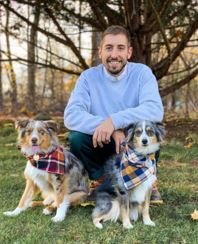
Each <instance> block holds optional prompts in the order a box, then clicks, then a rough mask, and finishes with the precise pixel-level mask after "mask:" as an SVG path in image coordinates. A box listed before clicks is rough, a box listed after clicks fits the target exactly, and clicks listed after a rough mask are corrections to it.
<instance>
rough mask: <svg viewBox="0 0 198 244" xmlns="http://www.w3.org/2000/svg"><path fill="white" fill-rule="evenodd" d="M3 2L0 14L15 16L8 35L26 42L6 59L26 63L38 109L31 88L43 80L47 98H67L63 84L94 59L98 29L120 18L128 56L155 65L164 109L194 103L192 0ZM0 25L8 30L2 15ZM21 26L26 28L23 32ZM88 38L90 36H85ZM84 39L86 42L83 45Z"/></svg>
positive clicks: (195, 16) (197, 17) (196, 67)
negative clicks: (126, 36) (129, 43)
mask: <svg viewBox="0 0 198 244" xmlns="http://www.w3.org/2000/svg"><path fill="white" fill-rule="evenodd" d="M0 4H1V10H2V12H1V18H3V16H4V15H5V13H6V11H7V12H9V13H10V14H11V16H13V18H14V21H13V20H12V24H10V31H9V35H11V36H12V38H16V39H17V38H18V39H20V40H21V39H22V40H21V41H22V42H23V43H25V42H27V57H26V58H24V57H22V56H20V55H17V56H15V57H13V55H12V57H7V60H6V62H10V60H16V61H17V62H22V63H25V64H27V65H28V69H27V70H28V76H27V81H28V82H27V81H26V82H25V83H26V85H27V86H26V89H27V96H26V97H27V99H26V102H27V101H28V102H27V105H28V103H29V106H28V110H35V109H38V104H40V102H39V100H37V99H36V97H35V96H38V94H39V92H38V89H37V90H36V88H38V87H39V86H41V87H42V89H39V90H43V91H44V92H43V93H41V94H40V96H44V97H45V96H47V97H48V98H52V99H56V98H57V97H59V98H60V97H61V96H62V101H61V102H63V103H65V102H66V98H67V96H65V94H64V92H65V91H64V88H65V87H66V88H68V86H71V87H73V85H71V84H72V82H73V81H74V80H75V77H76V76H75V77H74V75H79V74H80V72H81V71H82V70H84V69H86V68H88V67H89V66H90V65H91V64H93V63H97V62H98V60H97V59H96V53H97V46H98V38H99V36H100V33H101V32H102V31H103V30H104V29H106V27H107V26H109V25H112V24H121V25H123V26H125V27H126V28H127V29H128V30H129V32H130V34H131V40H132V46H133V49H134V52H133V57H132V61H134V62H142V63H145V64H147V65H149V66H150V67H151V68H152V70H153V72H154V73H155V75H156V77H157V79H158V80H159V87H160V92H161V95H162V96H163V97H164V104H165V105H166V108H167V110H171V109H172V108H175V107H177V108H180V110H181V109H183V110H184V111H185V113H186V114H189V111H193V110H195V111H196V109H197V99H196V97H197V95H198V94H197V92H196V90H195V88H196V87H197V80H196V79H195V77H196V75H197V73H198V62H197V53H196V49H195V47H196V46H197V45H198V38H197V27H198V11H197V6H196V1H193V0H191V1H190V0H181V1H171V0H164V1H160V0H148V1H140V0H116V1H113V0H95V1H92V0H76V1H69V0H61V1H60V0H54V1H42V0H39V1H29V0H16V1H10V2H9V1H0ZM1 29H2V30H3V31H4V33H5V34H6V33H8V31H6V28H5V24H4V23H3V22H2V24H1ZM21 32H25V33H26V34H27V36H26V37H25V36H24V35H21ZM90 38H92V43H91V42H89V40H90ZM86 39H87V41H86ZM83 43H88V46H85V44H83ZM6 52H8V50H6ZM91 54H92V55H91ZM4 55H5V53H4ZM3 59H4V58H2V61H3ZM41 68H42V69H45V72H44V73H45V75H44V74H42V75H41V72H40V76H42V78H41V77H40V81H39V84H38V77H36V76H38V74H39V72H38V71H39V70H40V71H41ZM47 70H48V71H49V70H50V71H51V78H49V79H48V78H47V76H48V75H49V74H50V71H49V72H48V71H47ZM55 72H62V77H63V80H62V85H63V87H62V90H61V96H59V95H58V94H54V91H55V90H56V88H55V87H54V86H56V85H57V84H58V83H59V85H60V86H61V82H60V81H59V82H58V81H57V79H56V77H57V75H56V73H55ZM34 77H36V78H34ZM64 79H65V80H64ZM41 80H42V82H41ZM50 80H51V81H50ZM52 80H53V82H52ZM190 81H191V82H190ZM52 83H53V85H52ZM64 84H65V85H64ZM47 88H48V89H47ZM50 94H51V95H52V94H53V95H52V96H51V95H50ZM41 100H45V99H44V98H43V99H41ZM61 102H60V103H61ZM37 103H38V104H37ZM57 103H59V102H57ZM43 104H45V103H43ZM48 104H49V103H48ZM45 106H46V104H45ZM60 107H61V104H60ZM62 107H64V105H62Z"/></svg>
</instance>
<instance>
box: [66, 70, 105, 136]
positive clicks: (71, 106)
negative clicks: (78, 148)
mask: <svg viewBox="0 0 198 244" xmlns="http://www.w3.org/2000/svg"><path fill="white" fill-rule="evenodd" d="M90 107H91V102H90V95H89V89H88V85H87V82H86V79H85V77H84V75H83V73H82V74H81V76H80V77H79V79H78V81H77V83H76V86H75V88H74V91H73V92H72V93H71V96H70V99H69V101H68V104H67V106H66V108H65V111H64V124H65V126H66V127H67V128H68V129H70V130H75V131H80V132H82V133H86V134H89V135H92V134H93V133H94V131H95V129H96V127H97V126H99V125H100V124H101V123H102V122H103V121H104V118H102V117H101V116H94V115H92V114H91V113H90V112H89V111H90Z"/></svg>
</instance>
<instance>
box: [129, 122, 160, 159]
mask: <svg viewBox="0 0 198 244" xmlns="http://www.w3.org/2000/svg"><path fill="white" fill-rule="evenodd" d="M125 133H126V143H127V144H128V145H129V146H130V147H132V148H134V149H135V150H136V151H137V152H139V153H141V154H144V155H147V154H150V153H154V152H156V151H157V150H159V147H160V143H161V141H162V140H163V138H164V135H165V129H164V126H163V124H162V123H154V122H150V121H142V122H138V123H135V124H131V125H130V126H128V127H127V128H126V130H125Z"/></svg>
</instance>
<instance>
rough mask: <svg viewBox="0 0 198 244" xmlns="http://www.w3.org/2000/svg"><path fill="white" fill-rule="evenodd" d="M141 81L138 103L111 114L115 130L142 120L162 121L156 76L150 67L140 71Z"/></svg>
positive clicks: (162, 112)
mask: <svg viewBox="0 0 198 244" xmlns="http://www.w3.org/2000/svg"><path fill="white" fill-rule="evenodd" d="M142 81H143V82H142V83H141V84H142V85H141V87H140V89H139V105H138V106H137V107H134V108H127V109H125V110H122V111H119V112H117V113H114V114H111V116H110V117H111V119H112V121H113V125H114V128H115V130H117V129H123V128H125V127H127V126H128V125H129V124H132V123H135V122H138V121H143V120H150V121H155V122H159V121H162V119H163V114H164V110H163V105H162V100H161V97H160V94H159V90H158V84H157V81H156V78H155V76H154V75H153V74H152V72H151V70H150V69H148V68H147V69H146V70H145V72H144V71H143V72H142ZM137 92H138V91H137ZM125 99H127V97H126V98H125Z"/></svg>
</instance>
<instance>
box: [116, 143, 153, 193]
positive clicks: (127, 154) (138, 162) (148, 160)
mask: <svg viewBox="0 0 198 244" xmlns="http://www.w3.org/2000/svg"><path fill="white" fill-rule="evenodd" d="M155 170H156V161H155V155H154V154H151V155H148V156H144V155H142V154H139V153H137V152H136V151H135V150H133V149H131V148H128V146H127V145H126V147H125V150H124V152H123V155H122V159H121V162H120V174H121V176H122V179H123V182H124V186H125V188H126V189H127V190H131V189H133V188H134V187H136V186H138V185H140V184H141V183H143V182H144V181H146V180H148V179H151V183H154V181H155V180H156V179H157V178H156V176H155Z"/></svg>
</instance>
